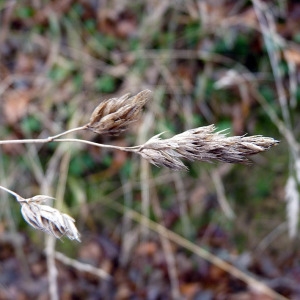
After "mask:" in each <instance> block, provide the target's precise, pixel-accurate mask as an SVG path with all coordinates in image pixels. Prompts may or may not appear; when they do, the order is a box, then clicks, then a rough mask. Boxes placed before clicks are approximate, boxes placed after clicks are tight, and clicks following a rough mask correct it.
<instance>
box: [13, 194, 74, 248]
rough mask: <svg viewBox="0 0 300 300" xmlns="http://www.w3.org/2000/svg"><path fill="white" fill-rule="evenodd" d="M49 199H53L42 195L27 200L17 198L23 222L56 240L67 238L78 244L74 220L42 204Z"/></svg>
mask: <svg viewBox="0 0 300 300" xmlns="http://www.w3.org/2000/svg"><path fill="white" fill-rule="evenodd" d="M49 199H53V198H52V197H49V196H44V195H37V196H34V197H32V198H28V199H23V198H21V197H18V201H19V203H20V204H21V206H22V207H21V213H22V216H23V218H24V219H25V221H26V222H27V223H28V224H30V225H31V226H32V227H34V228H35V229H39V230H42V231H44V232H47V233H49V234H51V235H53V236H55V237H56V238H61V237H63V236H67V237H68V238H69V239H70V240H77V241H79V242H80V234H79V232H78V230H77V228H76V226H75V224H74V223H75V220H74V219H73V218H72V217H70V216H69V215H67V214H64V213H61V212H60V211H59V210H57V209H55V208H53V207H51V206H48V205H44V204H42V203H43V202H45V201H46V200H49Z"/></svg>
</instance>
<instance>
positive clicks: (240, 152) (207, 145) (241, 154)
mask: <svg viewBox="0 0 300 300" xmlns="http://www.w3.org/2000/svg"><path fill="white" fill-rule="evenodd" d="M223 132H224V131H219V132H215V126H214V125H209V126H204V127H199V128H195V129H190V130H187V131H185V132H183V133H180V134H177V135H175V136H173V137H172V138H169V139H165V140H163V139H161V138H160V135H161V134H159V135H156V136H154V137H152V138H151V139H150V140H148V141H147V142H146V143H145V144H144V145H142V146H141V147H140V149H139V151H138V153H139V154H141V156H142V157H143V158H145V159H147V160H148V161H149V162H150V163H152V164H154V165H156V166H165V167H168V168H170V169H174V170H186V169H187V167H186V166H185V165H184V164H183V163H182V161H181V159H187V160H190V161H206V162H212V161H215V160H217V161H222V162H227V163H249V162H250V161H249V159H248V158H247V157H248V156H251V155H254V154H257V153H259V152H263V151H266V150H268V149H269V148H270V147H272V146H274V145H277V144H278V141H276V140H274V139H273V138H269V137H263V136H259V135H256V136H233V137H228V136H227V135H226V134H224V133H223Z"/></svg>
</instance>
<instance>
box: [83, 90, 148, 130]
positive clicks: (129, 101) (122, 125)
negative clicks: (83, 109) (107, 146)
mask: <svg viewBox="0 0 300 300" xmlns="http://www.w3.org/2000/svg"><path fill="white" fill-rule="evenodd" d="M151 97H152V92H151V91H150V90H144V91H142V92H140V93H138V94H137V95H135V96H132V97H130V94H125V95H124V96H122V97H120V98H111V99H109V100H106V101H104V102H101V103H100V104H99V105H98V106H97V107H96V109H95V110H94V112H93V113H92V115H91V118H90V122H89V123H88V124H87V128H88V129H90V130H92V131H94V132H96V133H98V134H111V135H118V134H120V133H121V132H123V131H125V130H126V129H127V128H128V126H129V125H130V124H131V123H133V122H135V121H137V120H138V118H139V116H140V113H141V110H142V108H143V106H144V105H145V104H146V103H147V102H148V101H149V100H150V99H151Z"/></svg>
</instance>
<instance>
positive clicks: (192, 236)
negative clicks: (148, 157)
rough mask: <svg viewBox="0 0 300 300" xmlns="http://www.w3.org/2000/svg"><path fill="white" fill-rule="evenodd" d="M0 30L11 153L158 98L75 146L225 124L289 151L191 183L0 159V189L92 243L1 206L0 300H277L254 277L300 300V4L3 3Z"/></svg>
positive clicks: (118, 164) (59, 147) (83, 156)
mask: <svg viewBox="0 0 300 300" xmlns="http://www.w3.org/2000/svg"><path fill="white" fill-rule="evenodd" d="M0 18H1V19H0V22H1V24H0V57H1V59H0V100H1V101H0V139H1V140H6V139H28V138H35V139H37V138H46V137H48V136H52V135H56V134H58V133H61V132H63V131H65V130H68V129H71V128H75V127H78V126H82V125H84V124H86V123H87V122H88V120H89V118H90V114H91V113H92V111H93V110H94V108H95V107H96V106H97V105H98V104H99V103H100V102H101V101H103V100H105V99H109V98H112V97H120V96H122V95H123V94H125V93H127V92H130V93H133V94H135V93H138V92H140V91H141V90H143V89H150V90H152V91H153V100H152V101H150V102H148V104H147V107H146V108H145V110H144V113H143V116H142V118H141V119H140V120H139V121H138V122H137V123H134V124H133V125H132V126H131V127H130V129H129V130H128V131H126V132H125V133H124V134H122V135H120V136H117V137H109V136H99V135H96V134H94V133H91V132H78V133H73V134H70V135H69V136H70V137H77V138H80V139H86V140H90V141H93V142H98V143H103V144H112V145H118V146H134V145H139V144H142V143H144V142H145V141H146V140H148V139H149V138H150V137H152V136H154V135H156V134H158V133H161V132H166V133H165V135H164V136H172V135H174V134H177V133H180V132H183V131H185V130H188V129H191V128H195V127H199V126H206V125H209V124H215V125H216V126H217V128H218V129H220V130H222V129H226V128H229V130H228V133H229V134H230V135H243V134H248V135H257V134H258V135H264V136H270V137H273V138H275V139H277V140H280V141H281V143H280V145H279V146H277V147H276V148H273V149H271V150H270V151H269V152H266V153H263V154H260V155H257V156H255V157H253V159H252V160H253V164H252V165H250V166H245V165H229V164H222V163H214V164H209V163H199V162H195V163H187V166H188V167H189V172H175V171H170V170H168V169H164V168H156V167H154V166H152V165H151V166H150V165H149V164H148V163H147V162H146V161H143V160H141V158H140V157H137V156H134V155H131V154H129V153H125V152H120V151H117V150H116V151H112V150H108V149H100V148H97V147H93V146H88V145H83V144H79V143H78V144H76V143H72V144H71V143H49V144H26V145H24V144H8V145H2V146H1V148H0V184H1V185H2V186H4V187H7V188H10V189H12V190H14V191H15V192H17V193H19V194H20V195H21V196H22V197H24V198H28V197H32V196H34V195H37V194H46V195H49V196H53V197H55V198H56V201H54V203H53V205H54V206H55V207H56V208H59V209H60V210H61V211H63V212H66V213H67V214H69V215H71V216H72V217H74V218H75V219H76V226H77V228H78V229H79V231H80V232H81V234H82V242H81V243H78V242H74V241H69V240H67V239H65V238H63V239H62V240H61V241H60V240H58V241H54V240H53V239H52V238H49V237H48V236H46V235H45V234H44V233H42V232H38V231H36V230H34V229H33V228H32V227H30V226H29V225H28V224H27V223H25V221H24V220H23V219H22V215H21V214H20V205H19V204H18V203H17V202H16V201H15V200H14V199H13V197H11V196H10V195H8V194H5V193H4V192H1V200H0V299H22V300H23V299H51V300H53V299H153V300H155V299H201V300H202V299H203V300H209V299H275V298H273V297H272V293H271V292H270V291H269V293H268V292H266V291H263V292H262V291H261V290H260V292H259V291H258V290H257V289H255V284H252V285H251V284H250V285H249V282H248V279H247V276H248V275H250V276H252V277H255V278H257V279H258V280H259V281H260V282H261V283H263V284H265V285H266V286H269V287H270V289H271V291H273V292H274V293H279V294H281V295H283V296H285V297H287V298H289V299H300V288H299V283H300V264H299V246H298V245H299V239H298V234H297V224H298V210H299V182H300V158H299V143H298V142H297V139H298V138H299V129H300V122H299V120H300V118H299V117H300V116H299V115H300V111H299V95H300V89H299V87H298V83H299V64H300V47H299V42H300V27H299V26H300V3H299V2H298V1H262V0H253V1H245V0H238V1H233V0H226V1H225V0H224V1H222V0H213V1H211V0H210V1H205V0H203V1H200V0H198V1H197V0H186V1H181V0H177V1H168V0H159V1H158V0H157V1H156V0H139V1H130V0H118V1H116V0H115V1H114V0H111V1H107V0H78V1H74V0H53V1H47V0H31V1H29V0H28V1H26V0H24V1H9V0H8V1H4V0H2V1H0ZM132 211H134V212H136V214H133V212H132ZM142 216H145V217H146V218H147V219H150V220H152V221H154V222H156V223H159V224H160V225H162V226H161V227H158V226H156V225H155V224H154V223H149V222H148V221H147V219H145V218H143V217H142ZM149 224H150V225H149ZM151 224H152V225H151ZM153 224H154V225H153ZM150 227H151V228H150ZM170 233H173V234H174V236H172V237H173V238H172V240H171V241H170V240H169V239H167V238H166V236H167V235H168V234H170ZM45 249H46V251H45ZM55 257H56V259H55V260H54V258H55ZM215 257H218V258H219V260H220V261H221V263H220V262H219V263H216V262H215V261H214V258H215ZM69 258H71V259H73V260H68V259H69ZM54 261H55V264H54ZM76 262H77V263H78V262H79V263H82V264H79V265H78V264H77V265H76ZM222 262H224V265H225V267H222ZM226 262H227V263H230V265H232V266H235V267H237V268H239V269H240V270H241V273H242V274H244V276H240V274H236V273H234V271H233V270H231V269H230V268H227V269H226V266H228V265H226ZM87 264H89V265H91V266H93V267H94V269H92V271H89V270H86V269H85V268H84V266H86V265H87ZM224 268H225V269H224ZM51 270H52V271H53V270H54V271H55V270H56V271H57V272H58V274H57V278H56V276H55V272H54V273H53V272H52V273H51V272H50V271H51ZM97 270H98V271H99V270H100V271H99V272H97ZM102 271H103V272H102ZM107 274H109V275H110V277H108V276H107ZM234 274H235V275H234ZM247 274H248V275H247ZM51 287H52V289H51ZM274 297H275V296H274ZM278 299H279V298H278ZM282 299H284V298H282Z"/></svg>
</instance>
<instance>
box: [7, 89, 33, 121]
mask: <svg viewBox="0 0 300 300" xmlns="http://www.w3.org/2000/svg"><path fill="white" fill-rule="evenodd" d="M32 97H33V93H32V90H30V89H26V90H14V91H9V92H7V93H6V94H5V96H4V104H3V113H4V116H5V117H6V119H7V122H8V123H9V124H14V123H16V122H17V121H19V120H20V119H21V118H22V117H24V116H25V114H26V112H27V106H28V103H29V102H30V101H31V100H32Z"/></svg>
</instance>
